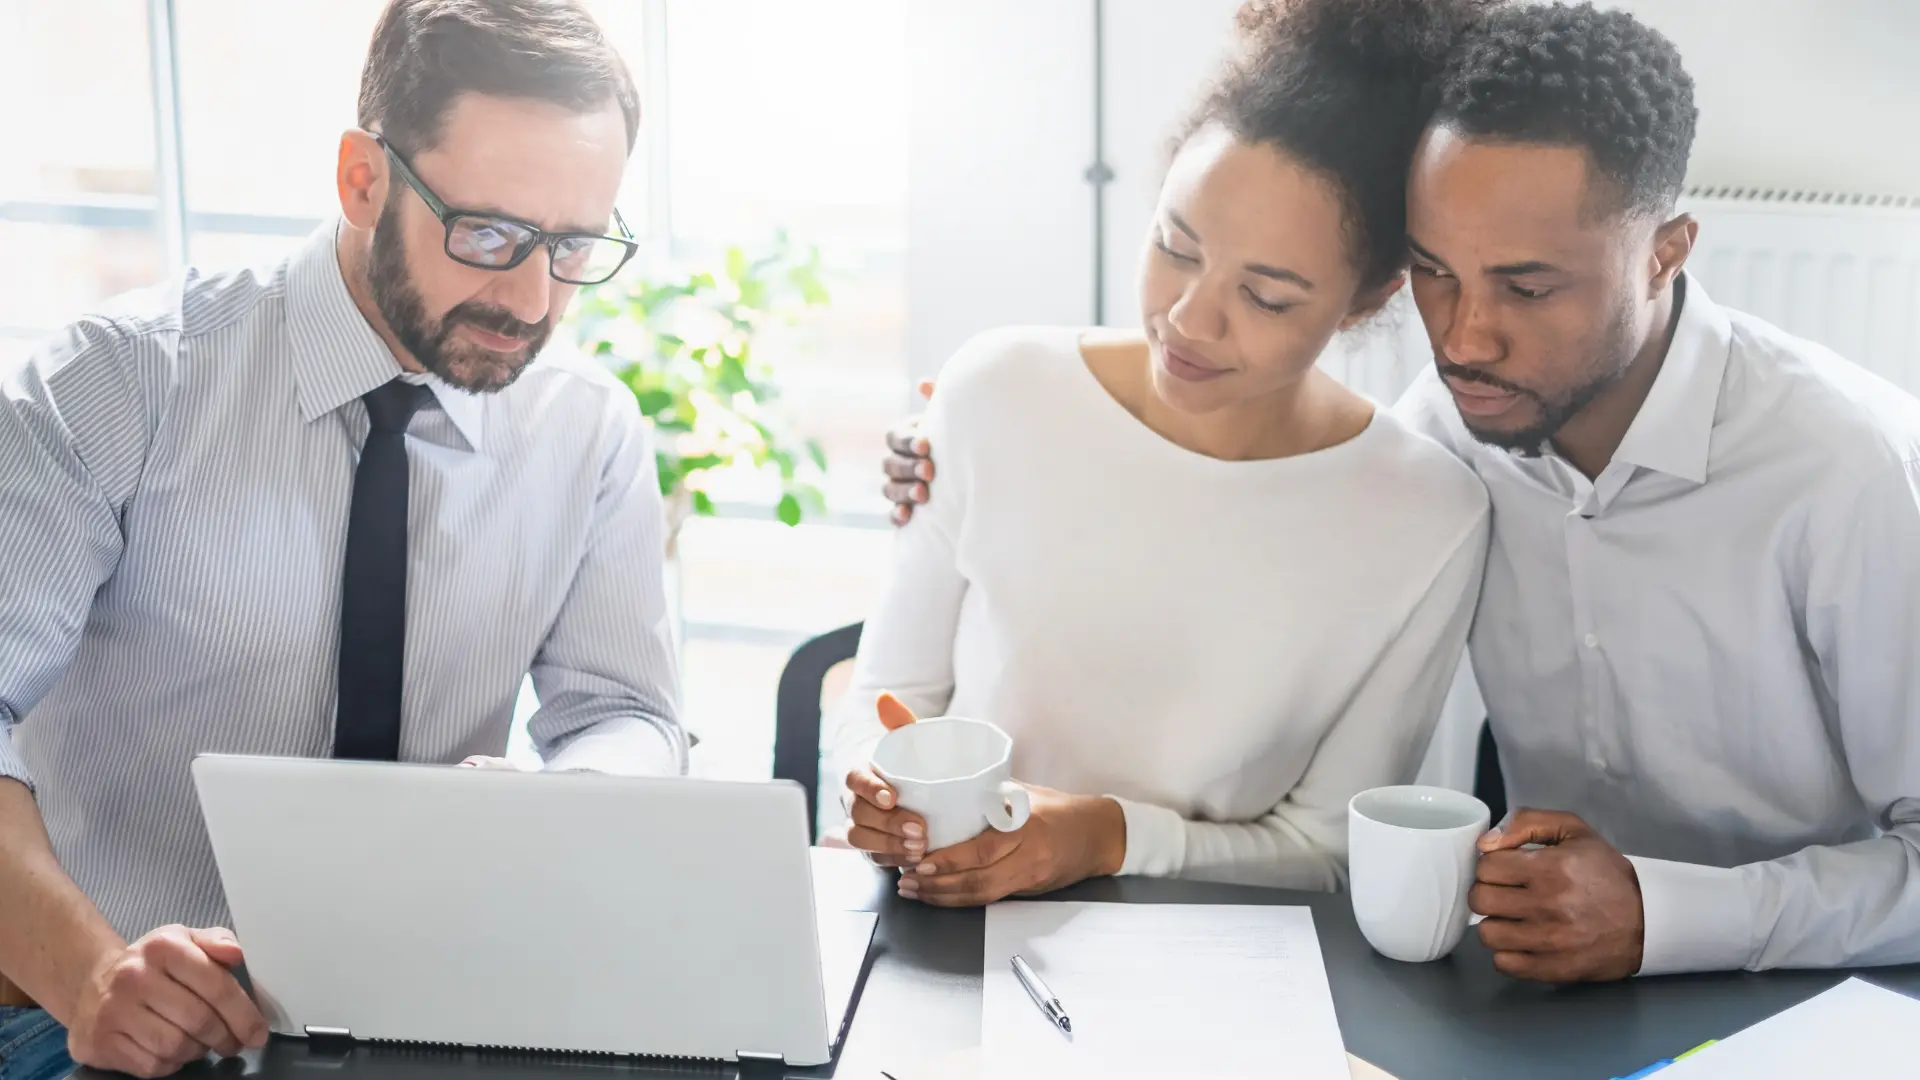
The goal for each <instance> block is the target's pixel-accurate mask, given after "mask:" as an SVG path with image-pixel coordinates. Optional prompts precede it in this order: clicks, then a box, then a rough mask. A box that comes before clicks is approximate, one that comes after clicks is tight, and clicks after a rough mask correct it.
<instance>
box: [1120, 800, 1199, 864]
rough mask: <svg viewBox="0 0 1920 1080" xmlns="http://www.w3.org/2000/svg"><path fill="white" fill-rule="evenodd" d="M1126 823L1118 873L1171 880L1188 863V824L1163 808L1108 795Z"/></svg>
mask: <svg viewBox="0 0 1920 1080" xmlns="http://www.w3.org/2000/svg"><path fill="white" fill-rule="evenodd" d="M1107 798H1109V799H1112V800H1113V801H1114V802H1117V803H1119V804H1120V813H1121V814H1122V815H1123V816H1124V817H1125V818H1126V820H1127V855H1126V858H1124V859H1122V860H1121V862H1120V873H1121V874H1122V875H1123V876H1126V875H1138V876H1141V877H1173V876H1174V875H1175V874H1178V873H1179V872H1180V868H1181V867H1182V866H1184V865H1185V864H1186V861H1187V822H1186V819H1185V818H1182V817H1181V816H1180V815H1179V814H1176V813H1174V812H1173V811H1171V810H1169V809H1167V808H1166V807H1164V806H1154V805H1153V804H1151V803H1140V802H1134V801H1133V800H1132V799H1122V798H1119V797H1117V796H1113V795H1109V796H1107Z"/></svg>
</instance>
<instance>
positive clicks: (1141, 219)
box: [1101, 0, 1240, 326]
mask: <svg viewBox="0 0 1920 1080" xmlns="http://www.w3.org/2000/svg"><path fill="white" fill-rule="evenodd" d="M1239 6H1240V0H1179V2H1178V3H1168V2H1167V0H1106V19H1105V26H1104V27H1103V28H1102V29H1103V33H1102V34H1101V38H1102V40H1103V41H1104V42H1105V43H1106V71H1105V73H1104V78H1103V79H1102V80H1101V81H1102V83H1103V84H1104V86H1105V91H1106V92H1105V97H1106V115H1105V116H1104V117H1103V123H1102V125H1101V126H1102V129H1103V133H1104V135H1105V140H1106V159H1107V164H1108V165H1109V166H1110V167H1112V169H1113V173H1114V176H1113V182H1112V183H1110V184H1108V185H1107V222H1106V229H1105V230H1104V232H1105V235H1106V242H1107V249H1106V257H1105V259H1104V260H1103V262H1104V265H1105V269H1106V280H1105V281H1104V283H1103V288H1102V292H1103V293H1104V295H1105V297H1106V312H1105V314H1106V318H1105V319H1104V320H1103V321H1104V322H1105V323H1106V324H1107V325H1108V326H1138V325H1140V303H1139V300H1138V293H1137V291H1136V290H1135V287H1134V273H1135V269H1136V267H1137V265H1138V263H1139V259H1140V249H1141V245H1142V244H1143V243H1144V242H1145V240H1146V235H1147V225H1148V223H1149V221H1150V220H1151V219H1152V216H1153V208H1154V204H1155V203H1156V202H1157V201H1158V200H1159V196H1160V180H1161V176H1162V174H1163V173H1164V172H1165V171H1166V165H1167V157H1168V150H1169V143H1170V141H1171V139H1172V138H1173V134H1174V132H1175V131H1176V130H1177V129H1178V128H1179V126H1180V124H1181V123H1182V122H1183V121H1184V120H1185V119H1186V118H1187V114H1188V111H1189V110H1190V109H1192V108H1193V106H1194V105H1195V104H1196V103H1198V101H1199V99H1200V93H1201V87H1202V86H1203V85H1204V84H1205V83H1206V81H1207V80H1208V79H1209V78H1210V77H1211V76H1212V75H1213V73H1214V71H1215V70H1216V68H1217V67H1218V65H1219V63H1220V61H1221V59H1222V58H1223V57H1224V56H1225V55H1226V53H1227V49H1228V47H1229V45H1231V43H1232V40H1233V13H1234V11H1235V10H1236V9H1237V8H1238V7H1239Z"/></svg>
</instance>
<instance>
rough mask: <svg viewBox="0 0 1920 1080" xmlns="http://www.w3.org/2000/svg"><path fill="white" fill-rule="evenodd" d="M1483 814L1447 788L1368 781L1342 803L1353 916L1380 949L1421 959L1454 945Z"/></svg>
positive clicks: (1481, 807) (1462, 925) (1462, 927)
mask: <svg viewBox="0 0 1920 1080" xmlns="http://www.w3.org/2000/svg"><path fill="white" fill-rule="evenodd" d="M1489 816H1490V815H1489V813H1488V811H1487V804H1486V803H1483V802H1481V801H1480V800H1479V799H1476V798H1474V797H1473V796H1471V795H1467V794H1464V793H1462V792H1458V791H1453V790H1450V789H1448V788H1437V787H1419V786H1413V785H1406V786H1400V787H1382V788H1374V789H1372V790H1371V791H1363V792H1361V793H1360V794H1358V795H1355V796H1354V797H1353V799H1352V801H1350V802H1348V803H1347V863H1348V875H1349V878H1350V884H1351V887H1352V890H1353V915H1354V918H1355V919H1356V920H1358V921H1359V923H1360V932H1361V933H1363V934H1365V935H1366V937H1367V941H1368V943H1369V944H1371V945H1372V946H1373V947H1374V948H1375V949H1377V950H1379V951H1380V954H1381V955H1382V956H1386V957H1390V958H1392V959H1394V960H1404V961H1407V962H1408V963H1415V964H1418V963H1425V962H1426V961H1428V960H1438V959H1440V958H1441V957H1443V956H1445V955H1447V954H1448V953H1450V952H1452V951H1453V949H1454V946H1456V945H1458V944H1460V937H1461V935H1462V934H1464V933H1465V932H1466V929H1467V916H1468V915H1469V914H1470V912H1469V911H1468V908H1467V893H1468V891H1469V890H1471V889H1472V888H1473V879H1474V868H1475V864H1476V863H1477V861H1478V860H1479V857H1480V854H1479V849H1478V847H1477V846H1476V845H1477V843H1478V841H1479V839H1480V836H1481V834H1483V833H1485V832H1486V831H1487V824H1488V821H1489Z"/></svg>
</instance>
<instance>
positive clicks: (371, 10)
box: [175, 0, 385, 262]
mask: <svg viewBox="0 0 1920 1080" xmlns="http://www.w3.org/2000/svg"><path fill="white" fill-rule="evenodd" d="M384 6H385V0H275V2H273V3H260V2H259V0H178V2H177V3H176V5H175V10H176V12H177V15H176V18H177V21H178V25H177V28H176V35H177V40H178V42H179V46H180V53H179V68H180V134H181V141H182V143H183V145H184V158H185V162H186V192H187V206H188V209H189V210H192V211H201V212H216V213H229V214H233V213H238V214H272V215H291V216H295V217H309V218H318V217H326V216H330V215H332V214H334V213H336V212H337V211H338V209H339V205H340V204H339V199H338V198H337V197H336V195H335V192H334V185H333V166H334V152H335V150H336V149H338V147H339V140H340V133H341V132H342V131H345V130H346V129H347V128H350V127H352V126H353V120H354V98H355V95H356V93H357V91H358V89H359V86H360V67H361V65H362V64H363V63H365V61H366V57H367V41H368V39H369V38H370V37H371V36H372V34H373V24H374V20H375V19H376V18H377V17H378V16H379V13H380V10H381V9H382V8H383V7H384ZM194 261H195V262H205V261H206V260H204V259H202V258H201V257H200V253H199V252H198V251H197V250H196V251H195V252H194Z"/></svg>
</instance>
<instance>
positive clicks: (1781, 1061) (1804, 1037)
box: [1657, 979, 1920, 1080]
mask: <svg viewBox="0 0 1920 1080" xmlns="http://www.w3.org/2000/svg"><path fill="white" fill-rule="evenodd" d="M1915 1031H1920V1001H1916V1000H1914V999H1913V998H1910V997H1907V996H1906V995H1904V994H1897V993H1894V992H1893V991H1892V990H1888V989H1885V988H1883V987H1879V986H1875V985H1873V984H1872V983H1869V982H1862V981H1861V980H1859V979H1848V980H1847V981H1846V982H1843V983H1841V984H1840V985H1839V986H1836V987H1834V988H1833V989H1831V990H1829V991H1827V992H1826V993H1824V994H1819V995H1817V996H1815V997H1812V998H1808V999H1807V1000H1806V1001H1803V1002H1801V1003H1800V1004H1798V1005H1795V1006H1794V1007H1793V1008H1791V1009H1788V1010H1787V1011H1785V1012H1783V1013H1780V1014H1778V1015H1776V1016H1772V1017H1769V1018H1768V1019H1766V1020H1762V1021H1760V1022H1759V1023H1757V1024H1755V1025H1753V1026H1752V1027H1750V1028H1748V1029H1746V1030H1745V1031H1742V1032H1740V1033H1739V1034H1736V1035H1733V1036H1730V1037H1728V1038H1725V1039H1722V1040H1720V1041H1719V1042H1718V1043H1715V1044H1714V1045H1712V1046H1709V1047H1707V1048H1706V1049H1705V1050H1702V1051H1700V1052H1699V1053H1697V1054H1695V1055H1693V1056H1692V1057H1690V1058H1686V1059H1684V1060H1681V1061H1676V1062H1674V1063H1673V1064H1672V1065H1669V1066H1667V1067H1666V1068H1664V1069H1662V1070H1660V1072H1659V1073H1658V1074H1657V1076H1658V1080H1735V1078H1737V1080H1775V1078H1778V1080H1808V1078H1810V1077H1828V1076H1831V1077H1846V1078H1847V1080H1901V1078H1906V1077H1914V1076H1920V1052H1917V1051H1916V1050H1915V1049H1914V1032H1915Z"/></svg>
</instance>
